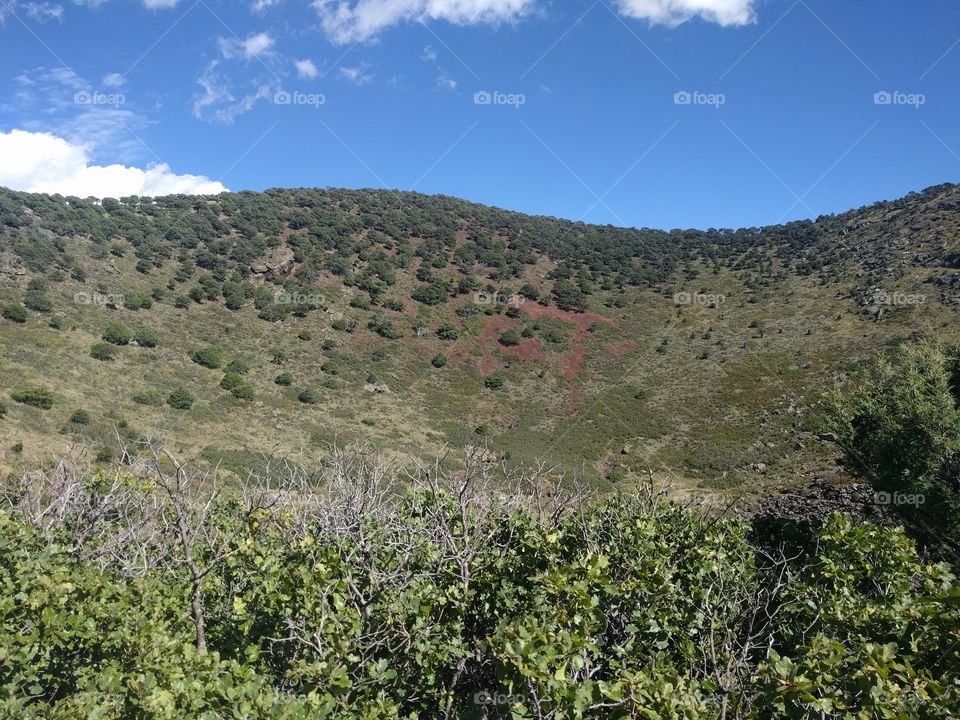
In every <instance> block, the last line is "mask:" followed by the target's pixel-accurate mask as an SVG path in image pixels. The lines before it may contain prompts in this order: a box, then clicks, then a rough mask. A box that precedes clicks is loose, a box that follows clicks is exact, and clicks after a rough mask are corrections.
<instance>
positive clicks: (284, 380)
mask: <svg viewBox="0 0 960 720" xmlns="http://www.w3.org/2000/svg"><path fill="white" fill-rule="evenodd" d="M273 381H274V382H275V383H276V384H277V385H292V384H293V374H291V373H288V372H282V373H280V374H279V375H277V376H276V377H275V378H274V379H273Z"/></svg>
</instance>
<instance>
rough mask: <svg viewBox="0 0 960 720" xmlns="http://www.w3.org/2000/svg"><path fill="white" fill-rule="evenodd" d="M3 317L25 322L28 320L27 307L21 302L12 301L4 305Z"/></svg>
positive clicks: (11, 320) (16, 321) (12, 320)
mask: <svg viewBox="0 0 960 720" xmlns="http://www.w3.org/2000/svg"><path fill="white" fill-rule="evenodd" d="M3 317H4V318H6V319H7V320H9V321H10V322H15V323H25V322H26V321H27V309H26V308H25V307H24V306H23V305H21V304H20V303H10V304H9V305H4V306H3Z"/></svg>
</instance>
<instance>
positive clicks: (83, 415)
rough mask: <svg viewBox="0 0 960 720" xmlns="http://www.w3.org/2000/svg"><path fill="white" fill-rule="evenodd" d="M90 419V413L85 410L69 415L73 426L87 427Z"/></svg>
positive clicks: (75, 411)
mask: <svg viewBox="0 0 960 720" xmlns="http://www.w3.org/2000/svg"><path fill="white" fill-rule="evenodd" d="M90 419H91V418H90V413H89V412H87V411H86V410H74V411H73V412H72V413H71V414H70V422H72V423H73V424H74V425H89V424H90Z"/></svg>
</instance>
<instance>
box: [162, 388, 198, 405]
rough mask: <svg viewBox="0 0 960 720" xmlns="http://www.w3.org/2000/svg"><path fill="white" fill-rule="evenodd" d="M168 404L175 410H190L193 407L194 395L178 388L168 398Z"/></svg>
mask: <svg viewBox="0 0 960 720" xmlns="http://www.w3.org/2000/svg"><path fill="white" fill-rule="evenodd" d="M167 404H168V405H169V406H170V407H172V408H173V409H175V410H189V409H190V408H192V407H193V393H191V392H190V391H189V390H187V389H186V388H185V387H178V388H176V389H175V390H174V391H173V392H171V393H170V395H169V396H168V397H167Z"/></svg>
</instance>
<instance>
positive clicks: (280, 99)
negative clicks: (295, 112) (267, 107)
mask: <svg viewBox="0 0 960 720" xmlns="http://www.w3.org/2000/svg"><path fill="white" fill-rule="evenodd" d="M291 102H293V96H292V95H291V94H290V93H288V92H287V91H286V90H278V91H277V92H275V93H274V94H273V104H274V105H289V104H290V103H291Z"/></svg>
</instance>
